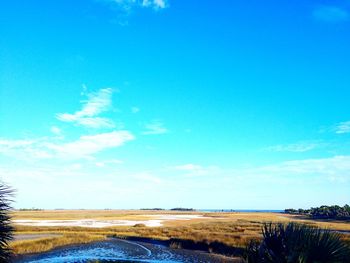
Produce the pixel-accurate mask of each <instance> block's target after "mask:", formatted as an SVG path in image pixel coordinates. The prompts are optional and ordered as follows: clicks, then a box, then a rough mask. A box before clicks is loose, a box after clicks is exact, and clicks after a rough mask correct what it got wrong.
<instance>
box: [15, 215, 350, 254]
mask: <svg viewBox="0 0 350 263" xmlns="http://www.w3.org/2000/svg"><path fill="white" fill-rule="evenodd" d="M160 214H162V215H169V214H171V215H189V214H195V215H197V214H199V215H202V216H204V217H206V218H205V219H203V218H199V219H198V218H197V219H191V220H186V221H185V220H183V221H181V220H167V221H164V222H163V226H161V227H145V226H142V225H136V226H115V227H108V228H87V227H61V226H59V227H37V226H20V225H17V226H16V234H37V233H55V234H60V235H59V236H57V237H50V238H43V239H35V240H25V241H14V242H12V244H11V246H12V247H13V249H14V251H15V252H16V253H18V254H26V253H37V252H42V251H47V250H50V249H52V248H55V247H58V246H64V245H68V244H78V243H87V242H92V241H97V240H103V239H105V238H107V237H110V236H117V237H145V238H151V239H158V240H169V239H180V240H191V241H194V242H202V243H206V244H211V243H213V242H220V243H223V244H225V245H227V246H232V247H236V248H243V247H245V246H246V245H247V243H248V242H249V241H250V240H252V239H260V238H261V234H260V231H261V226H262V223H263V222H290V221H296V222H300V223H305V224H309V225H314V226H319V227H322V228H328V229H333V230H341V231H350V223H349V222H341V221H339V222H338V221H314V220H307V219H303V218H301V217H299V216H295V215H287V214H282V213H199V212H173V211H171V212H169V211H136V210H124V211H119V210H117V211H116V210H103V211H102V210H74V211H67V210H62V211H60V210H57V211H16V212H13V214H12V216H13V219H15V220H29V219H38V220H78V219H96V220H97V219H98V220H135V221H138V220H149V219H154V215H160ZM344 240H347V241H348V242H350V235H344Z"/></svg>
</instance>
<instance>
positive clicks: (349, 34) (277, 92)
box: [0, 0, 350, 209]
mask: <svg viewBox="0 0 350 263" xmlns="http://www.w3.org/2000/svg"><path fill="white" fill-rule="evenodd" d="M0 5H1V8H0V35H1V37H0V58H1V59H0V119H1V121H0V178H1V179H2V180H3V181H5V182H7V183H8V184H10V185H11V186H12V187H13V188H15V189H16V190H17V194H16V203H15V207H17V208H24V207H26V208H30V207H39V208H142V207H163V208H171V207H175V206H176V207H178V206H182V207H194V208H232V209H249V208H251V209H284V208H288V207H294V208H299V207H303V208H307V207H310V206H318V205H322V204H329V205H330V204H339V205H343V204H345V203H349V199H350V191H349V189H350V108H349V98H350V74H349V61H350V49H349V45H350V2H349V1H348V0H339V1H322V0H319V1H284V2H283V3H282V2H281V1H272V0H268V1H215V2H213V1H175V0H169V1H166V0H148V1H146V0H84V1H83V0H78V1H74V3H72V1H35V0H33V1H3V2H2V3H1V4H0Z"/></svg>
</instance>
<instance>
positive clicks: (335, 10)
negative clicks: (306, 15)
mask: <svg viewBox="0 0 350 263" xmlns="http://www.w3.org/2000/svg"><path fill="white" fill-rule="evenodd" d="M312 15H313V17H314V19H316V20H318V21H324V22H333V23H334V22H344V21H348V20H349V18H350V15H349V12H348V11H347V10H346V9H343V8H341V7H337V6H328V5H321V6H318V7H316V8H315V9H314V11H313V13H312Z"/></svg>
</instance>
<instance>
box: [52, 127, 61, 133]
mask: <svg viewBox="0 0 350 263" xmlns="http://www.w3.org/2000/svg"><path fill="white" fill-rule="evenodd" d="M50 130H51V132H52V133H53V134H55V135H61V134H62V131H61V129H60V128H58V127H56V126H52V127H51V129H50Z"/></svg>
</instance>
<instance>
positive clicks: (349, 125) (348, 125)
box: [335, 121, 350, 134]
mask: <svg viewBox="0 0 350 263" xmlns="http://www.w3.org/2000/svg"><path fill="white" fill-rule="evenodd" d="M335 132H336V133H338V134H343V133H350V121H345V122H341V123H339V124H338V125H336V128H335Z"/></svg>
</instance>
